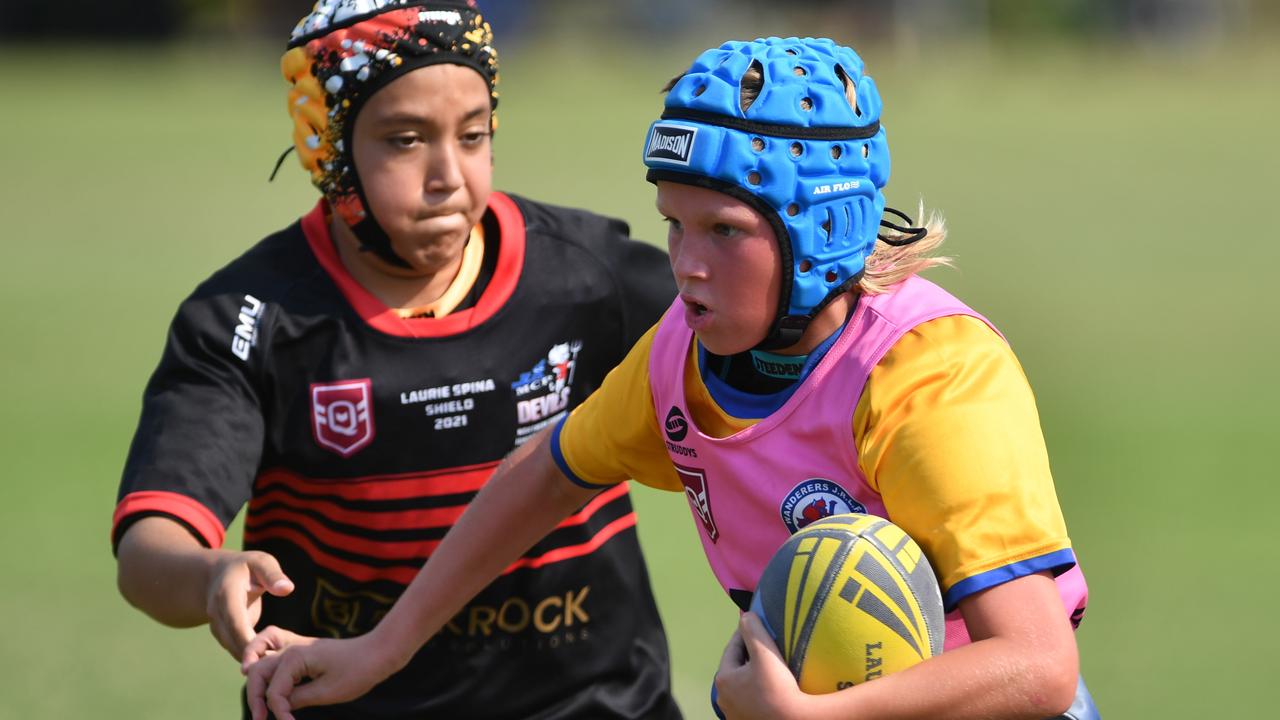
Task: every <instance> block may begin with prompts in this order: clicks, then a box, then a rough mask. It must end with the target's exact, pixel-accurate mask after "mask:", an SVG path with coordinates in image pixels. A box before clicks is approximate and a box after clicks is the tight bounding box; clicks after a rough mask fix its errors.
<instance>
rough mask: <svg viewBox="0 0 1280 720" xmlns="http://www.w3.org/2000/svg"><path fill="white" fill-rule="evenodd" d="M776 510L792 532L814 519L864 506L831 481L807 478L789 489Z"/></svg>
mask: <svg viewBox="0 0 1280 720" xmlns="http://www.w3.org/2000/svg"><path fill="white" fill-rule="evenodd" d="M779 510H780V511H781V512H782V522H784V523H786V525H787V529H788V530H790V531H791V532H793V533H794V532H796V531H798V530H800V529H801V528H803V527H805V526H807V525H808V524H809V523H812V522H814V521H815V520H821V519H822V518H824V517H831V516H832V515H839V514H841V513H851V512H855V513H864V512H866V511H867V508H866V507H865V506H863V504H862V503H860V502H858V501H857V500H854V499H853V496H852V495H850V494H849V492H848V491H847V490H845V489H844V488H842V487H840V486H839V485H837V484H835V483H833V482H831V481H830V480H823V479H822V478H809V479H808V480H805V481H804V482H802V483H800V484H799V485H796V486H795V487H793V488H791V492H789V493H787V497H786V499H785V500H783V501H782V506H781V507H780V508H779Z"/></svg>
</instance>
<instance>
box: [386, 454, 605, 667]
mask: <svg viewBox="0 0 1280 720" xmlns="http://www.w3.org/2000/svg"><path fill="white" fill-rule="evenodd" d="M549 438H550V434H549V432H543V433H542V434H540V435H539V436H538V437H536V438H534V439H533V440H531V441H530V442H528V443H526V444H525V445H524V446H522V447H521V448H519V449H517V450H516V451H515V452H513V453H512V454H511V455H510V456H508V457H507V459H506V460H505V461H503V463H502V465H501V466H499V468H498V470H497V471H496V472H495V473H494V475H493V477H492V478H491V479H490V480H489V482H488V483H486V485H485V486H484V488H483V489H482V490H481V491H480V492H479V493H478V494H477V495H476V497H475V499H474V500H472V501H471V504H470V506H469V507H468V508H467V511H466V512H465V513H463V515H462V517H461V518H459V520H458V522H457V523H456V524H455V525H454V526H453V528H452V529H451V530H450V531H449V533H448V534H447V535H446V536H445V538H444V540H442V541H441V543H440V545H439V547H438V548H437V549H436V551H435V553H434V554H432V556H431V559H430V560H429V561H428V562H427V563H426V565H425V566H424V567H423V569H422V571H421V572H419V573H418V575H417V577H415V578H414V580H413V582H412V583H410V585H409V587H408V588H407V589H406V590H405V592H404V594H403V595H401V596H400V598H399V599H398V600H397V601H396V604H395V606H394V607H392V609H391V611H390V612H388V613H387V615H386V617H384V618H383V619H382V620H381V621H380V622H379V623H378V625H377V627H376V628H375V629H374V630H373V633H371V635H373V636H374V638H371V639H374V640H375V642H374V647H377V648H379V649H380V651H382V652H386V653H388V655H389V662H391V663H392V665H393V667H391V668H390V669H391V670H394V669H398V668H399V667H401V666H403V665H404V664H405V663H407V662H408V661H409V659H410V658H411V657H412V656H413V654H414V653H416V652H417V650H418V648H420V647H421V646H422V644H423V643H425V642H426V641H427V640H429V639H430V638H431V637H432V636H433V635H435V633H437V632H438V631H439V630H440V628H442V627H443V626H444V624H445V623H446V622H448V621H449V619H450V618H452V617H453V616H454V615H455V614H456V613H458V612H459V611H460V610H461V609H462V608H463V607H464V606H465V605H466V603H467V602H468V601H469V600H471V598H472V597H474V596H475V595H476V594H477V593H479V592H480V591H481V590H482V589H484V587H485V586H487V585H488V584H489V583H490V582H492V581H493V579H494V578H496V577H497V576H498V575H500V574H501V573H502V571H503V570H505V569H506V568H507V567H509V566H510V565H511V563H512V562H514V561H515V560H516V559H517V558H519V557H520V555H521V554H523V553H524V552H525V551H526V550H528V549H529V548H530V547H532V546H533V545H534V544H535V543H536V542H537V541H538V540H540V539H541V538H543V537H544V536H546V535H547V533H549V532H550V531H551V530H552V529H554V528H555V526H556V525H557V524H558V523H559V522H560V521H561V520H563V519H564V518H565V517H566V516H568V515H569V514H570V513H572V512H573V511H574V510H575V509H577V508H578V507H579V506H581V505H582V504H583V503H585V502H587V501H588V500H589V499H591V497H593V496H594V495H595V494H596V491H593V490H586V489H583V488H580V487H578V486H576V485H574V484H572V483H570V482H569V481H568V480H567V479H566V478H565V477H564V475H562V474H561V473H560V471H559V469H558V468H557V467H556V465H555V463H554V461H553V460H552V459H551V453H550V449H549V445H548V443H549Z"/></svg>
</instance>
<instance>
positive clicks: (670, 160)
mask: <svg viewBox="0 0 1280 720" xmlns="http://www.w3.org/2000/svg"><path fill="white" fill-rule="evenodd" d="M752 66H755V67H757V68H758V69H759V70H760V71H761V72H762V75H763V78H764V82H763V85H762V86H761V88H760V92H759V94H758V95H757V97H756V98H755V100H754V102H752V103H751V104H750V105H749V106H748V107H747V108H746V109H745V110H743V109H742V102H741V98H742V78H743V76H744V75H745V74H746V73H747V71H748V70H749V69H750V68H751V67H752ZM846 83H848V85H849V86H850V88H851V89H852V92H853V94H854V96H855V97H856V100H857V102H856V103H854V104H851V103H850V102H849V99H848V97H847V95H846ZM880 109H881V104H880V95H879V93H878V92H877V91H876V86H875V82H874V81H872V79H871V78H870V77H868V76H867V75H865V74H864V73H863V62H862V59H861V58H859V57H858V55H857V54H856V53H854V51H853V50H851V49H849V48H847V47H842V46H840V45H836V44H835V43H834V42H833V41H831V40H827V39H815V38H776V37H771V38H763V39H758V40H754V41H752V42H738V41H734V42H727V43H725V44H724V45H721V46H720V47H719V48H716V49H713V50H708V51H706V52H704V53H703V54H702V55H700V56H699V57H698V58H697V59H696V60H694V62H693V65H692V66H691V67H690V68H689V70H688V71H687V72H686V73H685V74H684V76H682V77H681V78H680V80H679V81H678V82H677V83H676V84H675V85H674V86H673V87H672V88H671V91H670V92H669V93H667V100H666V108H665V110H664V111H663V113H662V119H660V120H658V121H657V122H655V123H653V124H652V125H651V126H650V128H649V134H648V137H647V142H646V145H645V150H644V163H645V165H646V166H647V167H648V168H649V171H648V174H647V179H648V180H649V181H650V182H655V183H656V182H659V181H667V182H678V183H684V184H689V185H696V186H700V187H705V188H708V189H712V190H716V191H718V192H723V193H725V194H727V195H730V196H732V197H735V198H737V199H739V200H742V201H743V202H745V203H747V204H748V205H750V206H752V207H753V208H754V209H755V210H757V211H758V212H759V213H760V214H761V215H763V216H764V217H765V218H766V219H767V220H768V221H769V224H770V225H771V226H772V228H773V230H774V233H775V234H776V235H777V237H778V247H779V250H780V252H781V257H782V292H781V294H780V296H779V298H778V309H777V313H776V315H775V317H774V321H773V323H772V326H771V327H770V330H769V333H768V335H767V336H766V337H765V339H764V341H763V342H761V343H760V344H759V345H758V346H757V348H759V349H777V348H783V347H787V346H790V345H794V344H795V343H796V342H798V341H799V340H800V337H801V336H802V335H803V334H804V331H805V329H806V328H807V327H808V326H809V323H810V321H812V320H813V318H814V316H815V315H817V313H818V312H819V311H821V310H822V308H824V307H826V306H827V305H828V304H829V303H830V302H831V301H832V300H834V299H835V298H836V297H838V296H839V295H840V294H841V293H843V292H845V291H847V290H849V289H850V288H852V287H853V286H854V285H855V284H856V283H857V282H858V280H859V279H860V278H861V276H862V272H863V269H864V265H865V261H866V258H867V256H869V255H870V254H871V253H872V251H873V250H874V249H875V242H876V234H877V231H878V229H879V227H880V226H881V224H882V222H883V221H882V219H881V218H882V217H883V215H884V212H885V201H884V195H883V194H882V193H881V189H882V188H883V187H884V186H885V183H887V182H888V180H889V167H890V163H889V144H888V141H887V140H886V139H885V132H884V128H883V127H881V125H880ZM891 212H896V211H891ZM904 217H905V216H904ZM903 230H904V231H905V230H906V229H903ZM915 230H917V229H916V228H911V229H910V231H912V232H913V233H914V231H915ZM920 236H921V237H923V235H920Z"/></svg>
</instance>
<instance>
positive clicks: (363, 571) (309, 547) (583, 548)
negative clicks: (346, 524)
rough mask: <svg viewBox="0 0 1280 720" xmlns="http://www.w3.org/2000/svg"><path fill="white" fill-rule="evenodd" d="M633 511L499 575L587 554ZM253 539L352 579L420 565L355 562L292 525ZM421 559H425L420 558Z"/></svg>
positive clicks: (631, 520) (406, 579)
mask: <svg viewBox="0 0 1280 720" xmlns="http://www.w3.org/2000/svg"><path fill="white" fill-rule="evenodd" d="M635 525H636V514H635V513H634V512H630V513H627V514H626V515H623V516H622V517H620V518H618V519H617V520H614V521H613V522H611V523H609V524H608V525H605V526H604V527H603V528H601V529H600V532H598V533H596V534H595V535H594V536H592V538H591V539H590V540H588V541H586V542H583V543H579V544H577V545H568V546H565V547H562V548H556V549H555V550H550V551H548V552H546V553H543V554H542V555H539V556H537V557H531V558H521V559H520V560H517V561H516V562H514V563H512V564H511V566H510V567H508V568H507V569H506V570H504V571H503V573H502V574H503V575H506V574H508V573H511V572H513V571H515V570H518V569H520V568H530V569H535V568H540V567H544V566H546V565H550V564H552V563H557V562H562V561H564V560H571V559H573V558H576V557H581V556H583V555H589V554H591V553H593V552H595V551H596V550H597V549H599V548H600V546H602V545H604V544H605V543H606V542H608V541H609V540H610V539H611V538H613V537H614V536H615V535H617V534H618V533H620V532H622V531H624V530H626V529H627V528H632V527H635ZM252 538H253V540H254V541H255V542H256V541H260V540H266V539H272V538H274V539H280V540H285V541H288V542H291V543H293V544H294V545H296V546H297V547H299V548H300V549H301V550H302V551H303V552H305V553H306V554H307V556H308V557H310V558H311V560H312V561H313V562H315V564H317V565H319V566H320V567H322V568H325V569H326V570H329V571H331V572H335V573H338V574H339V575H344V576H346V577H347V578H350V579H351V580H353V581H355V582H361V583H367V582H375V581H378V580H388V581H391V582H394V583H399V584H401V585H408V584H409V583H411V582H413V578H414V577H416V576H417V574H418V570H419V569H420V568H406V567H371V566H369V565H364V564H361V563H357V562H352V561H350V560H346V559H344V558H340V557H337V556H335V555H333V554H331V553H328V552H326V551H325V550H324V549H322V548H321V547H319V546H318V545H316V543H315V541H313V540H312V539H311V538H310V537H308V536H307V535H305V534H303V533H301V532H298V531H297V530H295V529H293V528H287V527H273V528H264V529H262V530H260V531H257V532H254V533H253V535H252ZM245 539H246V540H249V539H250V534H249V531H248V530H246V531H245ZM423 562H426V560H425V559H423Z"/></svg>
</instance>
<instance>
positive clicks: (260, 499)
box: [249, 483, 627, 557]
mask: <svg viewBox="0 0 1280 720" xmlns="http://www.w3.org/2000/svg"><path fill="white" fill-rule="evenodd" d="M626 493H627V486H626V484H625V483H620V484H618V485H614V486H613V487H611V488H609V489H608V490H605V491H604V492H602V493H600V494H599V495H597V496H595V497H594V498H592V500H591V502H589V503H587V504H586V505H583V506H582V509H581V510H579V511H578V512H576V513H574V514H573V515H570V516H569V517H567V518H565V519H564V520H563V521H562V522H561V523H560V524H559V525H557V526H556V527H557V528H565V527H572V526H574V525H581V524H582V523H584V522H586V521H587V520H588V519H590V518H591V516H592V515H594V514H595V512H596V510H599V509H600V508H601V507H602V506H604V505H606V504H608V503H610V502H612V501H613V500H615V499H616V498H618V497H620V496H622V495H625V494H626ZM271 503H277V504H279V505H284V506H286V507H282V508H279V507H278V508H272V509H271V510H265V511H264V510H262V509H261V508H263V507H264V506H265V505H268V504H271ZM295 510H311V511H314V512H316V513H319V514H320V515H322V516H324V518H325V519H326V520H331V521H333V522H335V523H340V524H343V525H352V526H355V527H359V528H361V529H367V530H427V529H431V528H449V527H453V524H454V523H455V522H457V521H458V518H459V517H461V516H462V513H463V511H464V510H466V504H459V505H453V506H450V507H443V508H420V509H413V510H394V511H377V510H352V509H351V508H347V507H343V506H341V505H339V504H337V503H335V502H333V501H332V500H329V499H324V498H315V499H312V498H298V497H295V496H293V495H289V494H288V493H284V492H280V491H279V490H270V491H267V492H262V493H260V494H258V495H257V496H256V497H254V499H253V501H252V502H251V503H250V504H249V522H250V523H254V524H257V523H265V522H270V521H271V520H289V521H290V522H295V523H298V524H302V525H306V526H308V527H312V526H314V527H316V528H319V529H320V530H322V531H324V530H325V527H324V525H322V524H320V523H318V522H317V521H316V520H314V519H313V518H311V517H310V516H308V515H305V514H302V513H298V512H294V511H295ZM339 542H341V541H339ZM410 544H413V543H410ZM342 547H347V546H346V545H342ZM353 550H354V548H353ZM355 552H360V553H361V554H365V555H374V556H378V557H381V556H382V555H381V553H378V552H366V551H363V550H355Z"/></svg>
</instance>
